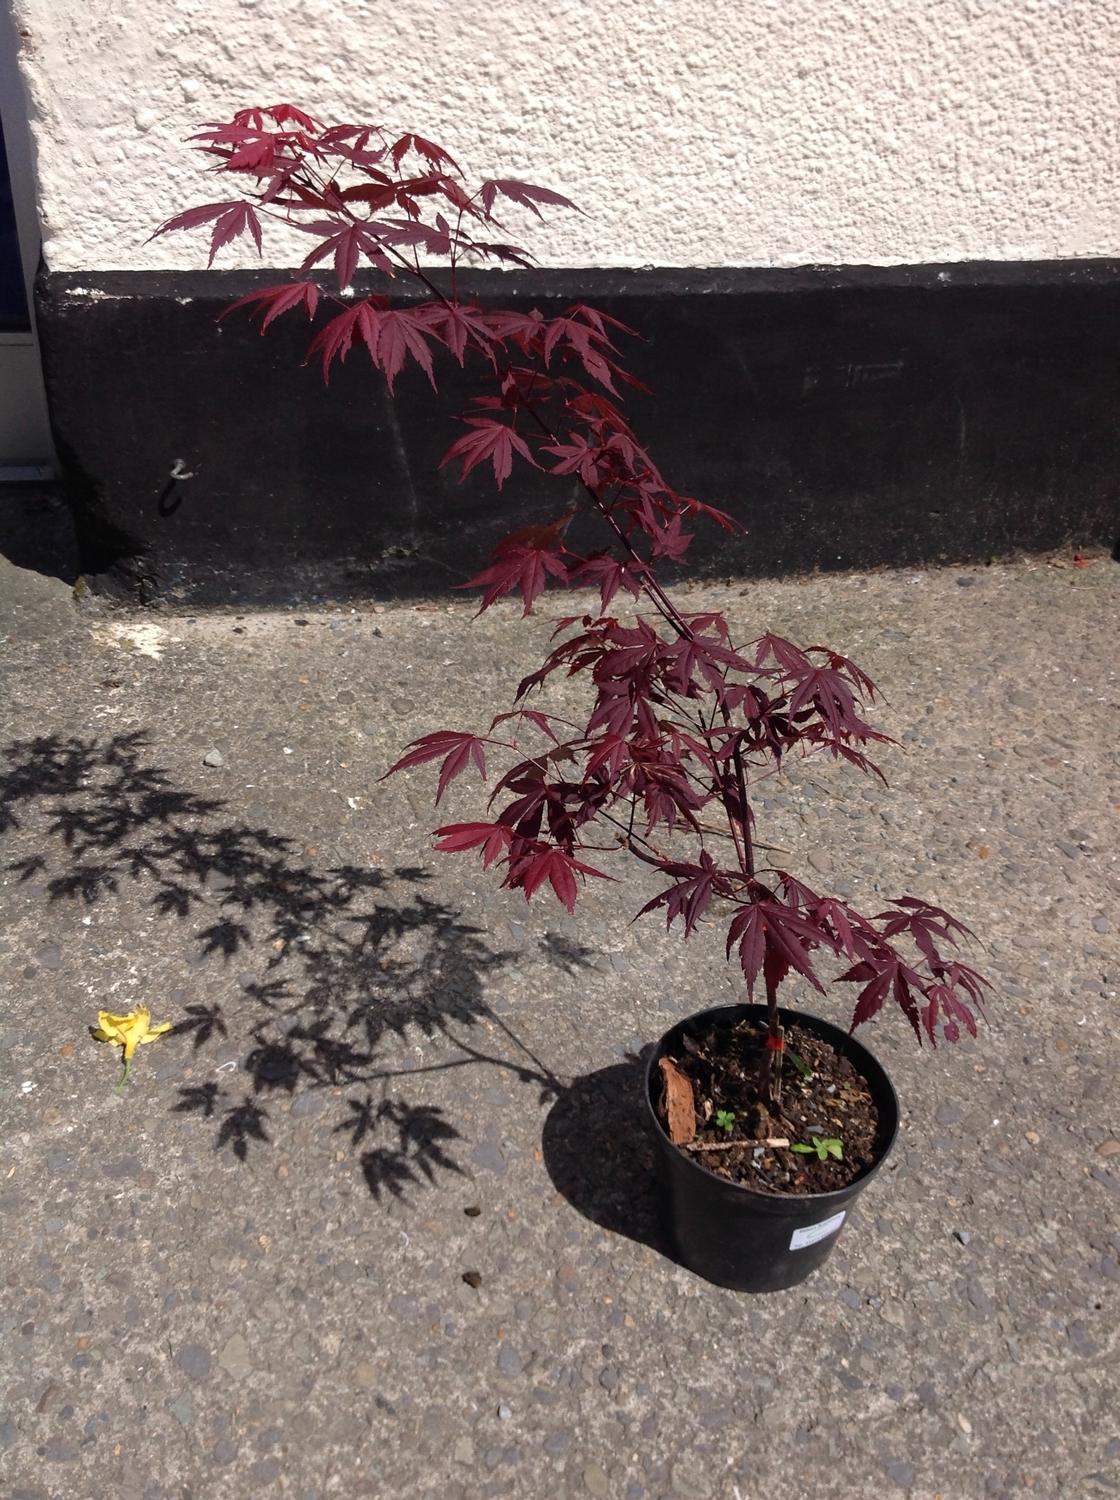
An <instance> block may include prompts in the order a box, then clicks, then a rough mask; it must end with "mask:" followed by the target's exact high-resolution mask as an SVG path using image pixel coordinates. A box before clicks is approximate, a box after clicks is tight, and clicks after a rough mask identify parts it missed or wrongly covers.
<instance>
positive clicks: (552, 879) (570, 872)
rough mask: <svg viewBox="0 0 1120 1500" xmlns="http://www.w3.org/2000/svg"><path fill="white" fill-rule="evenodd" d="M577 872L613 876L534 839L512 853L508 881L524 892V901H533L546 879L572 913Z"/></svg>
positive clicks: (574, 902)
mask: <svg viewBox="0 0 1120 1500" xmlns="http://www.w3.org/2000/svg"><path fill="white" fill-rule="evenodd" d="M577 875H582V876H587V875H594V876H596V877H597V878H598V879H599V880H610V879H612V878H613V877H612V876H610V875H606V874H604V873H603V871H602V870H596V869H593V868H592V866H591V865H586V864H584V863H583V861H582V860H578V859H576V858H574V856H572V855H571V854H567V853H565V851H564V850H563V849H557V848H554V847H553V846H551V845H548V844H542V843H539V842H537V841H532V842H527V843H526V844H525V846H524V847H523V848H522V849H520V850H519V851H517V852H511V854H510V858H509V869H508V873H507V875H506V879H505V884H506V885H507V886H509V888H510V889H511V890H522V891H524V892H525V900H526V901H530V900H531V899H532V897H533V895H534V894H535V892H536V891H537V890H538V889H539V888H540V887H541V886H542V885H543V884H544V882H545V881H546V880H547V881H548V883H549V885H551V887H552V889H553V890H554V891H555V893H556V895H557V897H558V899H559V900H560V901H561V902H562V903H563V904H564V906H566V907H567V909H568V911H569V912H573V911H575V909H576V897H577V895H578V894H579V886H578V883H577V881H576V876H577Z"/></svg>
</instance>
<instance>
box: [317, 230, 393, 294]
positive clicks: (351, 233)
mask: <svg viewBox="0 0 1120 1500" xmlns="http://www.w3.org/2000/svg"><path fill="white" fill-rule="evenodd" d="M323 227H324V226H322V225H318V224H315V225H301V228H304V229H306V230H307V231H308V232H309V233H314V232H316V230H321V229H322V228H323ZM329 228H330V231H331V232H330V233H328V234H327V235H326V236H325V237H324V239H323V240H322V241H321V243H320V244H318V245H316V247H315V249H314V250H312V251H311V252H310V254H308V255H307V256H305V257H304V259H303V262H302V263H301V265H300V270H301V271H310V270H311V268H312V266H316V265H318V264H319V262H320V261H321V260H325V259H326V257H327V256H328V255H333V256H334V274H335V278H336V280H337V281H338V289H339V291H340V292H344V291H345V290H346V288H347V287H348V286H349V285H350V283H351V282H352V281H353V279H354V272H355V271H356V270H357V269H358V260H359V258H360V257H361V256H363V255H364V256H365V257H366V259H367V260H369V261H371V262H372V263H373V264H374V265H375V266H376V267H377V268H378V270H379V271H384V272H385V273H386V275H388V276H392V275H393V274H394V271H393V262H392V261H391V260H390V259H389V257H388V256H387V255H386V254H385V251H384V250H383V249H382V248H381V246H380V244H379V243H378V241H377V239H376V238H375V237H374V236H373V235H372V234H370V232H369V230H368V228H365V227H364V226H363V225H361V224H348V225H345V226H344V227H343V228H341V229H337V228H335V227H334V225H333V224H330V225H329Z"/></svg>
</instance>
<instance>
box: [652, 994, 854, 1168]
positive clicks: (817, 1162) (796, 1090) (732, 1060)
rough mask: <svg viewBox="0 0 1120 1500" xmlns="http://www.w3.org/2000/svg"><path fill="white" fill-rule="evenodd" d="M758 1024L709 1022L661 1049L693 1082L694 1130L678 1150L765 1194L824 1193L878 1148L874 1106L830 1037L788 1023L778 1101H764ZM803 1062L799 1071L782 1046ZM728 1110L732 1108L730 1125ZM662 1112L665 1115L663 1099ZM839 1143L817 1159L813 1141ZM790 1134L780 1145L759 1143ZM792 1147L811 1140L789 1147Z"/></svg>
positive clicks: (762, 1029) (762, 1040)
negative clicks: (837, 1153)
mask: <svg viewBox="0 0 1120 1500" xmlns="http://www.w3.org/2000/svg"><path fill="white" fill-rule="evenodd" d="M766 1035H767V1032H766V1027H765V1026H764V1025H758V1024H757V1023H755V1022H752V1021H749V1020H742V1021H737V1022H736V1023H735V1024H734V1025H733V1026H728V1025H727V1024H726V1023H724V1024H719V1023H716V1024H712V1025H708V1026H705V1027H703V1028H701V1029H700V1030H698V1031H697V1032H696V1033H694V1034H692V1035H686V1036H685V1037H684V1038H683V1040H682V1042H681V1043H679V1044H678V1046H677V1048H676V1050H675V1051H674V1052H672V1053H670V1054H668V1055H669V1057H670V1058H671V1059H672V1062H673V1063H675V1064H676V1067H677V1069H678V1070H679V1072H680V1073H681V1074H683V1075H684V1077H685V1078H686V1079H687V1080H688V1082H689V1084H691V1087H692V1095H693V1105H694V1107H695V1112H696V1133H695V1136H694V1138H693V1140H692V1141H691V1142H688V1143H683V1144H680V1145H679V1149H680V1150H683V1151H684V1152H685V1154H686V1155H688V1156H691V1157H692V1159H693V1160H694V1161H697V1162H699V1163H700V1165H701V1166H704V1167H706V1168H707V1169H708V1171H709V1172H714V1173H715V1174H716V1175H717V1176H719V1177H726V1178H727V1179H728V1180H729V1181H731V1182H737V1183H742V1184H743V1185H744V1186H746V1187H752V1188H755V1189H756V1190H757V1191H759V1192H764V1193H827V1192H831V1191H832V1190H833V1189H835V1188H841V1187H846V1186H847V1184H848V1183H849V1182H851V1181H852V1180H853V1179H854V1178H856V1177H858V1176H859V1174H860V1173H861V1172H862V1171H863V1170H864V1168H865V1167H868V1166H870V1165H871V1163H872V1162H873V1161H874V1160H875V1158H876V1156H877V1155H878V1146H879V1143H878V1134H879V1111H878V1109H877V1108H876V1106H875V1103H874V1100H873V1099H872V1097H871V1091H870V1090H869V1088H868V1086H867V1082H866V1080H865V1079H864V1078H863V1077H862V1075H861V1074H860V1073H859V1072H858V1071H857V1069H856V1068H855V1067H854V1066H853V1065H852V1063H851V1062H849V1060H848V1059H847V1058H846V1057H842V1056H841V1055H840V1054H839V1053H838V1052H836V1051H835V1050H834V1048H832V1047H831V1046H830V1045H829V1044H828V1042H826V1041H824V1040H822V1039H821V1038H820V1037H819V1036H816V1035H815V1034H814V1033H813V1032H811V1031H808V1030H805V1029H804V1028H802V1027H800V1026H798V1025H797V1024H796V1023H794V1024H792V1025H790V1026H787V1027H786V1032H785V1045H786V1050H785V1052H784V1053H783V1054H775V1068H776V1067H777V1058H778V1056H779V1055H781V1056H782V1058H783V1062H782V1065H781V1076H782V1087H781V1097H780V1099H779V1101H778V1102H776V1103H775V1102H773V1101H766V1102H763V1100H762V1097H761V1094H760V1089H759V1074H760V1070H761V1067H762V1061H763V1058H764V1055H765V1051H766ZM791 1053H793V1054H794V1056H795V1057H796V1058H797V1059H799V1060H800V1061H801V1063H802V1064H803V1065H804V1069H807V1070H808V1073H807V1074H806V1072H805V1071H803V1070H802V1069H799V1068H798V1067H797V1066H796V1065H795V1063H794V1061H793V1060H792V1059H791V1057H790V1054H791ZM720 1111H726V1112H727V1113H729V1114H731V1115H733V1116H734V1122H733V1124H732V1126H731V1128H730V1130H728V1129H726V1128H725V1126H726V1124H727V1119H726V1115H725V1117H724V1121H723V1123H722V1124H720V1123H717V1120H716V1116H717V1114H719V1112H720ZM660 1113H661V1118H662V1120H663V1121H664V1119H665V1103H664V1101H663V1102H662V1106H661V1111H660ZM815 1139H822V1140H823V1139H833V1140H838V1141H840V1142H841V1148H842V1151H843V1158H842V1160H839V1161H837V1160H836V1159H835V1157H834V1156H832V1155H829V1156H828V1157H827V1158H826V1159H825V1160H823V1161H822V1160H821V1159H820V1158H819V1156H818V1154H817V1151H816V1149H815V1148H813V1142H814V1140H815ZM775 1140H788V1142H789V1145H788V1146H776V1145H769V1144H767V1143H768V1142H770V1141H775ZM795 1145H805V1146H809V1147H810V1148H813V1149H812V1150H811V1151H810V1152H809V1153H803V1152H798V1151H794V1150H793V1149H792V1148H793V1147H794V1146H795Z"/></svg>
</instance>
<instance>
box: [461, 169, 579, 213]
mask: <svg viewBox="0 0 1120 1500" xmlns="http://www.w3.org/2000/svg"><path fill="white" fill-rule="evenodd" d="M499 194H500V195H501V197H503V198H508V199H509V200H510V202H511V203H519V204H521V205H522V206H523V207H524V208H528V209H531V210H532V212H533V213H535V214H536V216H537V218H538V219H543V217H544V215H543V214H542V213H541V211H540V209H539V208H538V207H537V204H538V203H546V204H551V205H552V206H554V207H556V208H576V205H575V204H574V203H573V202H572V200H571V199H570V198H565V197H564V195H563V194H562V193H555V192H553V190H552V189H551V188H545V187H534V186H533V184H532V183H531V182H518V181H517V180H516V179H515V178H512V177H497V178H492V179H490V180H489V181H487V182H484V183H483V184H482V186H481V187H480V188H479V190H478V196H479V197H480V198H481V200H482V206H483V208H484V209H485V211H486V216H487V218H490V217H492V216H493V212H494V200H495V198H497V197H498V196H499ZM580 211H581V210H579V209H576V212H577V213H579V212H580Z"/></svg>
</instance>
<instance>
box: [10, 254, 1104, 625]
mask: <svg viewBox="0 0 1120 1500" xmlns="http://www.w3.org/2000/svg"><path fill="white" fill-rule="evenodd" d="M283 277H284V273H283V272H277V271H272V270H269V271H263V272H259V273H254V274H251V275H250V274H244V273H240V272H203V273H184V274H175V275H169V274H165V273H129V272H101V273H96V274H95V273H89V274H74V275H65V276H56V275H46V276H44V277H43V278H41V280H40V283H39V287H38V299H37V302H38V319H39V328H40V331H41V335H42V341H43V348H44V358H45V365H46V374H47V382H48V390H49V395H50V402H51V410H52V419H53V422H54V427H55V433H56V438H57V443H58V448H59V452H60V454H61V455H62V457H63V459H64V462H65V465H66V471H67V472H66V480H67V492H68V496H69V500H70V503H71V505H72V507H73V510H74V514H75V519H76V523H77V528H78V533H79V539H80V545H81V549H82V566H83V570H84V571H85V573H86V574H87V576H89V577H90V578H91V581H93V582H94V583H95V585H96V586H99V587H103V588H108V589H110V590H112V591H117V592H120V591H124V592H125V593H127V594H129V595H131V596H133V597H138V598H140V599H154V598H163V599H168V600H171V601H175V600H178V601H181V602H184V603H190V604H230V605H249V604H253V603H264V604H275V603H283V602H298V601H313V600H315V599H334V598H346V597H360V596H370V595H374V596H384V595H390V594H405V595H407V594H410V593H420V592H423V593H430V592H431V591H432V590H433V588H443V587H447V586H450V585H452V584H454V583H456V582H459V581H461V580H462V579H463V578H465V577H466V576H468V575H469V574H470V573H471V572H472V571H474V570H475V569H476V568H477V567H478V565H479V563H480V560H481V559H482V558H484V556H485V554H486V553H487V551H488V548H489V546H490V545H491V543H492V542H493V540H494V539H495V538H496V537H497V536H498V535H500V534H501V532H502V531H503V529H504V528H506V527H507V526H508V525H509V524H510V523H511V522H514V523H515V524H526V523H528V522H529V521H531V520H533V519H535V518H538V517H541V516H546V515H550V514H552V513H553V511H554V509H555V508H556V506H557V492H556V491H557V487H556V485H555V483H554V482H550V481H548V480H547V479H543V478H537V477H535V476H533V477H530V478H528V479H526V478H522V479H521V480H520V481H519V482H518V483H511V484H510V485H508V486H507V488H506V491H505V494H504V495H503V496H501V497H498V496H497V495H495V493H494V492H493V490H492V488H491V487H489V486H488V485H487V484H486V483H485V481H484V480H482V479H479V480H478V482H477V483H473V482H472V483H468V484H467V485H466V486H464V487H459V486H458V485H457V484H456V483H455V482H454V480H453V479H452V477H451V476H450V474H449V473H448V472H444V473H443V474H441V473H439V472H438V470H437V463H438V459H439V457H440V455H441V454H442V452H443V451H444V449H445V448H446V446H447V445H448V443H449V442H450V440H451V438H452V436H453V433H454V430H455V429H454V424H453V421H452V416H453V414H454V413H455V412H456V411H457V410H458V409H459V405H460V403H461V401H462V398H463V396H464V394H465V392H466V391H467V390H468V389H470V388H471V387H470V380H469V377H467V378H465V377H464V376H462V375H461V374H460V372H459V371H458V370H457V369H456V368H455V367H454V366H453V365H450V364H449V365H448V366H446V367H445V370H444V374H443V379H442V382H441V390H440V394H439V395H438V396H433V395H432V393H431V391H430V390H429V388H428V386H427V382H426V381H425V380H424V378H423V376H421V375H419V373H418V372H416V371H412V372H410V373H408V372H406V376H405V377H402V379H401V381H400V382H399V385H398V392H397V397H396V399H395V400H394V399H392V398H390V397H389V396H388V394H387V393H386V391H385V389H384V387H383V383H382V382H381V380H380V377H378V376H376V375H374V374H373V373H372V372H371V371H370V369H369V367H368V365H364V364H363V362H362V360H361V358H360V357H358V356H354V357H352V358H351V361H350V364H349V365H348V366H347V367H346V368H344V369H343V370H341V371H340V372H339V373H338V374H337V375H336V376H335V377H334V378H333V379H332V387H331V390H330V392H329V393H328V392H325V391H324V390H323V387H322V383H321V381H320V379H319V378H318V376H317V374H316V373H315V371H314V370H312V369H307V368H303V367H302V364H301V361H302V358H303V354H304V351H305V348H306V345H307V342H308V332H307V325H306V324H305V323H301V322H300V321H299V320H298V319H296V318H294V317H293V318H291V319H283V320H281V321H280V322H279V323H277V324H276V325H274V327H273V328H272V329H271V330H270V331H269V334H268V336H267V337H265V338H261V337H259V336H258V334H257V332H256V330H255V327H252V326H250V324H249V321H248V318H247V317H245V318H237V319H234V320H231V321H230V322H228V323H226V324H223V325H222V326H221V327H220V328H219V327H218V326H217V325H216V323H215V319H216V317H217V315H218V313H219V312H220V311H221V310H222V309H223V308H224V307H225V306H226V305H227V304H228V303H229V302H230V301H231V300H233V299H234V298H235V297H237V296H240V295H242V294H244V293H245V292H246V291H249V290H252V289H253V288H254V287H258V286H262V285H268V284H269V283H271V282H274V281H276V280H282V279H283ZM382 287H383V284H382V283H380V282H379V280H378V279H377V278H373V277H370V278H369V279H368V282H367V283H366V285H365V287H364V288H363V289H365V290H371V289H375V288H376V289H382ZM470 289H471V290H472V292H474V293H475V294H476V295H478V296H479V297H480V298H481V299H482V300H483V301H484V302H487V303H495V302H498V301H515V302H531V303H534V304H537V305H540V306H541V307H542V309H544V310H546V311H547V310H549V309H550V308H551V309H555V308H557V307H558V306H562V305H563V304H564V303H565V302H567V301H569V300H572V299H573V298H576V297H579V298H581V299H586V300H590V301H594V302H596V303H598V304H600V305H602V306H603V307H604V308H605V309H606V310H607V311H609V312H611V313H613V314H614V315H616V316H618V317H620V318H622V319H623V320H624V321H626V322H628V323H630V324H631V325H633V326H634V327H636V328H638V329H640V330H641V331H642V332H643V334H644V335H645V339H646V341H645V342H643V343H636V344H634V346H633V347H632V350H631V359H630V364H631V367H632V368H633V369H634V370H635V372H636V373H637V374H638V375H640V376H641V377H642V378H643V379H645V380H646V381H647V382H648V383H649V384H650V385H652V386H653V387H654V389H655V391H656V392H657V393H658V399H657V400H656V403H655V402H653V401H651V400H650V398H635V399H634V400H633V401H632V402H631V410H632V412H633V415H634V420H635V423H636V425H637V426H638V428H639V430H640V431H642V432H643V433H645V434H646V435H647V437H648V439H649V441H650V446H651V448H652V449H653V451H654V453H655V454H656V456H657V458H658V460H659V462H660V463H661V464H662V466H663V468H664V469H665V470H666V472H667V473H668V474H669V475H670V476H671V477H672V478H673V479H674V481H675V482H676V483H677V484H678V485H679V486H680V487H681V488H682V489H684V490H686V491H688V492H690V493H695V494H697V495H699V496H701V497H703V498H706V499H709V500H711V501H713V502H715V503H717V504H719V505H722V506H724V507H726V508H727V509H729V510H731V511H732V512H733V513H735V514H736V515H737V516H739V517H740V519H742V520H743V522H744V523H745V525H746V526H747V527H748V535H747V536H746V537H745V538H739V539H736V540H735V541H733V542H730V543H729V542H728V541H727V539H726V538H725V537H724V536H722V535H720V534H716V535H712V534H709V533H706V532H705V533H703V534H702V535H701V536H700V537H699V538H698V541H697V545H696V548H695V551H694V556H695V559H696V562H697V564H698V566H699V568H700V571H701V572H707V573H708V574H711V575H718V574H720V573H723V572H732V571H734V572H742V573H747V574H753V575H782V574H792V573H798V572H804V571H810V570H814V569H825V570H827V569H841V568H853V567H859V568H867V567H874V566H879V565H894V566H898V565H910V564H917V563H927V562H945V561H962V562H963V561H969V560H982V559H987V558H990V557H993V556H1000V555H1007V554H1011V553H1014V552H1019V551H1036V550H1045V549H1049V548H1052V547H1057V546H1061V545H1063V544H1065V543H1067V542H1074V543H1077V544H1079V545H1083V546H1091V545H1099V544H1105V545H1111V544H1112V542H1113V541H1114V540H1115V535H1116V532H1117V519H1116V512H1117V505H1116V497H1117V478H1116V476H1117V474H1118V473H1120V427H1118V422H1117V415H1116V414H1117V411H1118V410H1120V366H1118V364H1117V361H1116V358H1115V350H1116V347H1117V344H1118V342H1120V262H1116V261H1061V262H1051V263H1046V264H1023V263H1016V264H998V265H970V264H963V265H946V266H917V267H889V268H878V267H808V268H805V269H802V270H795V271H782V270H713V271H676V270H642V271H627V270H588V271H582V270H568V269H565V270H541V271H535V272H528V273H522V272H517V273H480V274H478V275H477V276H475V277H474V278H473V280H472V282H471V285H470ZM394 291H396V288H394Z"/></svg>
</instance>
